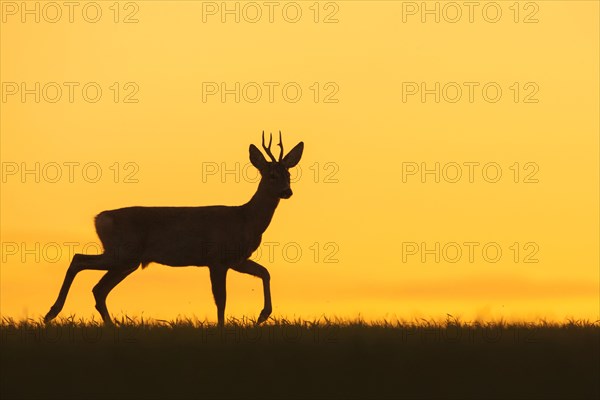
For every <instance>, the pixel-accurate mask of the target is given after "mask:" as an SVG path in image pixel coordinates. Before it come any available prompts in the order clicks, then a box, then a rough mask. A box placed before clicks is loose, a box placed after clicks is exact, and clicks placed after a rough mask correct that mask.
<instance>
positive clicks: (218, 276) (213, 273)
mask: <svg viewBox="0 0 600 400" xmlns="http://www.w3.org/2000/svg"><path fill="white" fill-rule="evenodd" d="M209 270H210V283H211V285H212V292H213V296H214V298H215V303H216V304H217V322H218V325H219V326H220V327H222V326H223V324H224V322H225V301H226V300H227V292H226V285H225V282H226V278H227V268H223V267H216V266H215V267H209Z"/></svg>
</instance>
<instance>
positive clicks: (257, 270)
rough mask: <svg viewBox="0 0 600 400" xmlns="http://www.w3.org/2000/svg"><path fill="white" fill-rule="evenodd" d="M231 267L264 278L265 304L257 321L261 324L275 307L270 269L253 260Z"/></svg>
mask: <svg viewBox="0 0 600 400" xmlns="http://www.w3.org/2000/svg"><path fill="white" fill-rule="evenodd" d="M231 269H233V270H234V271H238V272H241V273H244V274H249V275H252V276H256V277H257V278H261V279H262V281H263V291H264V299H265V304H264V307H263V309H262V311H261V312H260V315H259V317H258V320H257V323H259V324H261V323H263V322H265V321H266V320H267V318H269V315H271V312H272V311H273V308H272V306H271V275H270V274H269V271H267V269H266V268H265V267H263V266H262V265H260V264H258V263H256V262H254V261H252V260H245V261H242V262H241V263H239V264H237V265H236V266H233V267H231Z"/></svg>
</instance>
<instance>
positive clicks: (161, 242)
mask: <svg viewBox="0 0 600 400" xmlns="http://www.w3.org/2000/svg"><path fill="white" fill-rule="evenodd" d="M272 141H273V135H272V134H271V135H270V138H269V146H268V147H267V146H265V133H264V131H263V135H262V147H263V149H264V150H265V152H266V153H267V155H268V156H269V157H270V159H271V162H268V161H267V160H266V159H265V157H264V156H263V154H262V153H261V152H260V150H259V149H258V148H257V147H256V146H254V145H253V144H251V145H250V162H251V163H252V165H254V166H255V167H256V168H257V169H258V170H259V172H260V175H261V178H260V182H259V184H258V189H257V190H256V193H254V195H253V196H252V198H251V199H250V201H248V202H247V203H246V204H243V205H241V206H204V207H127V208H120V209H117V210H110V211H103V212H101V213H100V214H98V215H97V216H96V219H95V226H96V232H97V233H98V237H99V238H100V241H101V242H102V246H103V247H104V252H103V253H102V254H99V255H87V254H75V255H74V256H73V259H72V261H71V264H70V265H69V268H68V270H67V273H66V276H65V279H64V282H63V284H62V287H61V289H60V292H59V294H58V298H57V299H56V302H55V303H54V305H53V306H52V307H51V308H50V311H48V314H46V316H45V318H44V321H45V322H49V321H51V320H52V319H54V318H55V317H56V316H57V315H58V313H59V312H60V311H61V310H62V308H63V305H64V304H65V300H66V298H67V293H68V292H69V288H70V287H71V284H72V283H73V279H74V278H75V276H76V275H77V273H78V272H80V271H83V270H86V269H91V270H102V271H107V272H106V274H105V275H104V276H103V277H102V278H101V279H100V281H99V282H98V283H97V284H96V286H94V288H93V290H92V293H93V294H94V298H95V300H96V309H97V310H98V311H99V312H100V315H101V316H102V320H103V321H104V323H105V324H107V325H110V324H112V320H111V318H110V315H109V313H108V309H107V307H106V297H107V296H108V294H109V293H110V291H111V290H112V289H113V288H114V287H115V286H117V285H118V284H119V283H120V282H121V281H122V280H123V279H125V277H127V276H128V275H129V274H131V273H132V272H133V271H135V270H136V269H138V268H139V266H140V264H141V265H142V268H145V267H146V266H147V265H148V264H149V263H151V262H156V263H160V264H164V265H167V266H172V267H180V266H207V267H208V268H209V271H210V280H211V285H212V292H213V296H214V298H215V303H216V305H217V318H218V324H219V325H220V326H222V325H223V322H224V318H225V299H226V289H225V280H226V276H227V270H228V269H230V268H231V269H233V270H234V271H238V272H242V273H245V274H250V275H253V276H256V277H258V278H261V279H262V281H263V291H264V307H263V309H262V311H261V312H260V315H259V317H258V320H257V323H262V322H264V321H266V320H267V318H269V315H270V314H271V311H272V307H271V289H270V279H271V278H270V275H269V271H267V269H266V268H265V267H263V266H262V265H260V264H258V263H257V262H255V261H253V260H250V259H249V257H250V256H251V255H252V253H253V252H254V251H255V250H256V249H257V248H258V246H259V245H260V242H261V239H262V234H263V232H264V231H265V230H266V229H267V227H268V226H269V223H270V222H271V218H272V217H273V213H274V212H275V208H277V205H278V204H279V200H280V199H287V198H289V197H290V196H291V195H292V190H291V189H290V173H289V171H288V169H289V168H292V167H294V166H295V165H296V164H298V162H299V161H300V158H301V157H302V152H303V150H304V143H303V142H300V143H298V144H297V145H296V147H294V148H293V149H292V150H291V151H290V152H289V153H288V154H287V155H286V156H285V157H283V142H282V141H281V131H280V132H279V145H278V146H279V147H280V153H279V159H278V160H276V159H275V157H274V156H273V153H271V143H272Z"/></svg>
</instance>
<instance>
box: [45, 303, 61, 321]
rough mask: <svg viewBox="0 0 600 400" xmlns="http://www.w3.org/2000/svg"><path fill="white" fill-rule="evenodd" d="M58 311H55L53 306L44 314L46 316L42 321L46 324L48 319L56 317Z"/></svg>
mask: <svg viewBox="0 0 600 400" xmlns="http://www.w3.org/2000/svg"><path fill="white" fill-rule="evenodd" d="M58 313H59V311H56V309H55V308H54V307H52V308H50V311H48V314H46V316H45V317H44V323H45V324H47V323H49V322H50V321H52V320H53V319H54V318H56V316H57V315H58Z"/></svg>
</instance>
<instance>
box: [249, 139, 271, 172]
mask: <svg viewBox="0 0 600 400" xmlns="http://www.w3.org/2000/svg"><path fill="white" fill-rule="evenodd" d="M250 162H251V163H252V165H254V166H255V167H256V168H257V169H258V170H259V171H261V170H263V169H264V168H265V167H266V166H267V160H266V159H265V156H263V154H262V153H261V152H260V150H259V149H258V148H257V147H256V146H255V145H253V144H251V145H250Z"/></svg>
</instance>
